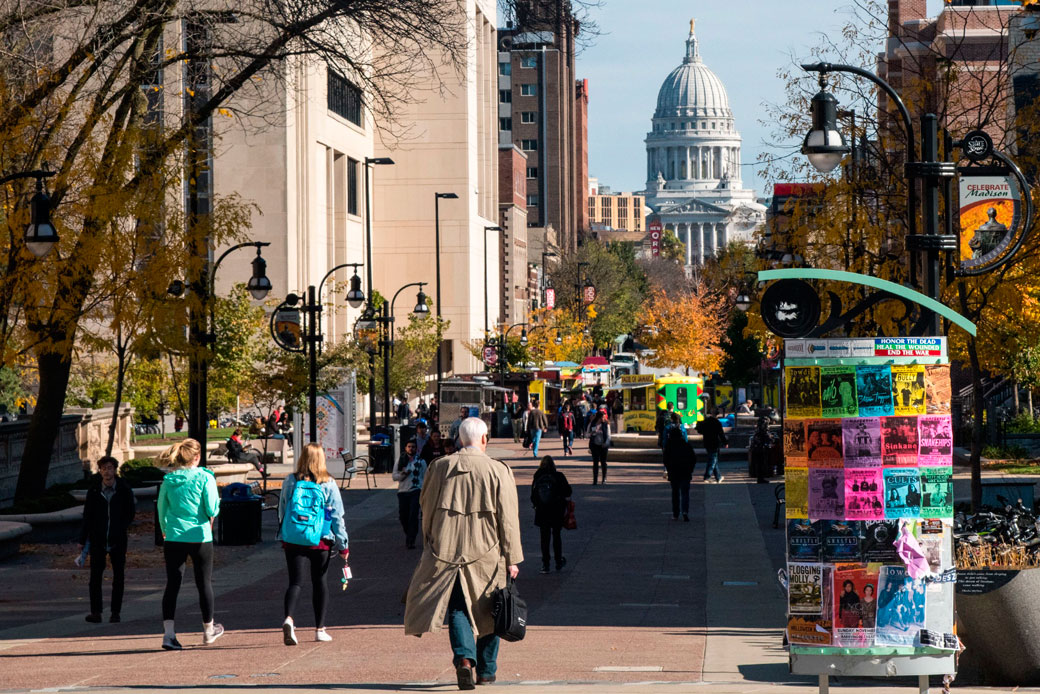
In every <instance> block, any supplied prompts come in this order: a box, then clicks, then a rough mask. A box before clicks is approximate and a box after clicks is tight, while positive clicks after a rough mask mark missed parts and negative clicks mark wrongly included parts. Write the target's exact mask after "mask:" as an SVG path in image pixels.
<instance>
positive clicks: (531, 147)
mask: <svg viewBox="0 0 1040 694" xmlns="http://www.w3.org/2000/svg"><path fill="white" fill-rule="evenodd" d="M520 149H522V150H523V151H525V152H537V151H538V140H520Z"/></svg>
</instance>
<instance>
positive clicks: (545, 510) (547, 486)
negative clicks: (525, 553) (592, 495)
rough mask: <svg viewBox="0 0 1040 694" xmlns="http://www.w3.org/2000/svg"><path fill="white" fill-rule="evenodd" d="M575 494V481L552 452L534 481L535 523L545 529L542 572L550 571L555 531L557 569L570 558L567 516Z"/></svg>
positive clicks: (532, 492) (532, 500)
mask: <svg viewBox="0 0 1040 694" xmlns="http://www.w3.org/2000/svg"><path fill="white" fill-rule="evenodd" d="M570 497H571V485H570V483H569V482H567V477H566V476H565V475H564V474H563V473H562V472H560V471H559V470H557V469H556V463H555V462H554V461H553V459H552V456H549V455H547V456H545V457H544V458H542V462H541V464H540V465H539V466H538V469H537V470H536V471H535V473H534V480H533V481H532V482H531V503H532V504H533V505H534V524H535V525H537V526H538V528H539V530H541V532H542V573H543V574H547V573H549V536H550V534H551V535H552V541H553V554H555V555H556V570H557V571H561V570H563V566H564V564H566V563H567V560H566V559H565V558H564V556H563V538H561V537H560V530H561V529H562V528H563V517H564V516H565V515H566V513H567V502H568V501H569V500H570Z"/></svg>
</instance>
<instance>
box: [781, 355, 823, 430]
mask: <svg viewBox="0 0 1040 694" xmlns="http://www.w3.org/2000/svg"><path fill="white" fill-rule="evenodd" d="M784 379H785V381H786V386H787V387H786V392H787V416H788V417H798V418H803V419H804V418H807V417H819V416H820V368H819V367H818V366H789V367H787V368H786V369H785V373H784Z"/></svg>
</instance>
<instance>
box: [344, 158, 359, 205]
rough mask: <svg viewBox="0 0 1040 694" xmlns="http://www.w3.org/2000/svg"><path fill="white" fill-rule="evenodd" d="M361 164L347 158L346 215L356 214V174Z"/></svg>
mask: <svg viewBox="0 0 1040 694" xmlns="http://www.w3.org/2000/svg"><path fill="white" fill-rule="evenodd" d="M360 168H361V162H359V161H358V160H357V159H351V158H350V157H347V214H353V215H356V214H358V173H359V170H360Z"/></svg>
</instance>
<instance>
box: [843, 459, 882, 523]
mask: <svg viewBox="0 0 1040 694" xmlns="http://www.w3.org/2000/svg"><path fill="white" fill-rule="evenodd" d="M884 492H885V483H884V481H883V480H882V478H881V468H863V469H849V468H846V469H845V517H846V518H850V519H853V520H878V519H880V518H884V517H885V502H884V501H882V498H883V497H884Z"/></svg>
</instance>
